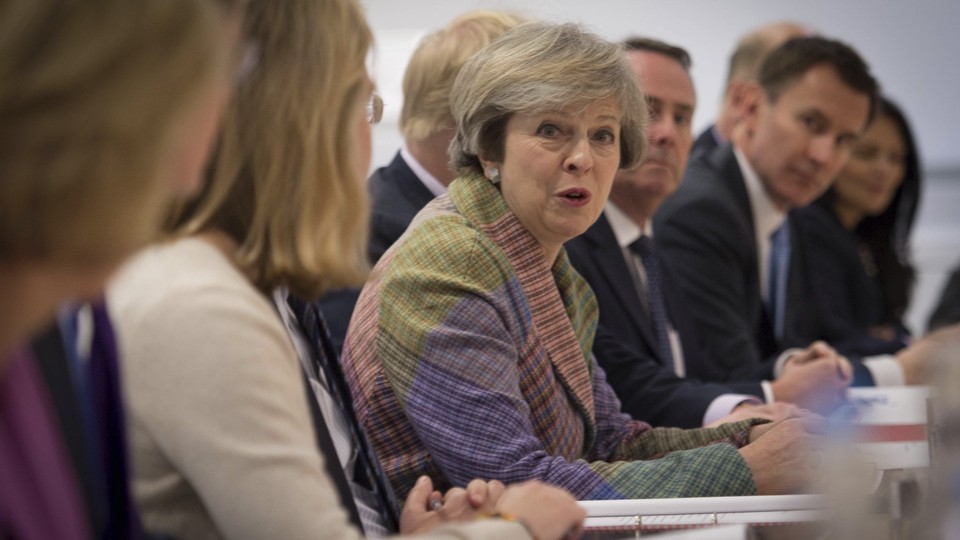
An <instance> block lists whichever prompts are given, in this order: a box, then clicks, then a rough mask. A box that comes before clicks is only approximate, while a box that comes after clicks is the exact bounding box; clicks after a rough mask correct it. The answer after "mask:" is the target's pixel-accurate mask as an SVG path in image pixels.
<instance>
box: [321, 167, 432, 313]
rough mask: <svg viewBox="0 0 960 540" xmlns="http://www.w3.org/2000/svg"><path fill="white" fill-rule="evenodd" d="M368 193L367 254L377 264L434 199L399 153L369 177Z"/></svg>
mask: <svg viewBox="0 0 960 540" xmlns="http://www.w3.org/2000/svg"><path fill="white" fill-rule="evenodd" d="M367 191H368V192H369V193H370V200H371V203H372V211H371V216H370V244H369V248H368V253H369V254H370V263H371V264H376V262H377V261H379V260H380V257H382V256H383V253H384V252H385V251H386V250H387V249H388V248H389V247H390V246H392V245H393V243H394V242H396V241H397V239H398V238H400V236H401V235H402V234H403V233H404V231H406V230H407V226H408V225H410V222H411V221H413V217H414V216H416V215H417V212H419V211H420V210H421V209H422V208H423V207H424V206H426V205H427V203H428V202H430V201H432V200H433V197H434V195H433V193H431V192H430V190H429V189H427V187H426V186H424V185H423V182H421V181H420V179H419V178H417V175H416V174H414V172H413V171H412V170H411V169H410V167H409V166H408V165H407V162H406V161H404V160H403V158H402V157H400V152H397V155H396V156H394V157H393V161H391V162H390V164H389V165H387V166H386V167H380V168H379V169H377V170H376V171H374V173H373V174H372V175H370V180H369V181H368V182H367ZM324 313H326V311H324Z"/></svg>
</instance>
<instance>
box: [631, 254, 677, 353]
mask: <svg viewBox="0 0 960 540" xmlns="http://www.w3.org/2000/svg"><path fill="white" fill-rule="evenodd" d="M630 249H631V250H632V251H633V252H634V253H636V254H637V255H639V256H640V260H642V261H643V269H644V272H645V273H646V275H647V311H648V313H649V314H650V321H651V322H652V323H653V330H654V333H655V334H656V336H657V350H658V351H659V353H660V357H661V359H662V361H663V362H665V363H666V365H668V366H669V365H673V352H672V350H671V348H670V337H669V334H668V332H667V308H666V305H665V304H664V301H663V287H662V284H661V275H660V257H659V256H658V255H657V251H656V248H655V247H654V246H653V240H651V239H650V237H649V236H647V235H643V236H641V237H640V238H637V239H636V240H635V241H634V242H633V243H632V244H630Z"/></svg>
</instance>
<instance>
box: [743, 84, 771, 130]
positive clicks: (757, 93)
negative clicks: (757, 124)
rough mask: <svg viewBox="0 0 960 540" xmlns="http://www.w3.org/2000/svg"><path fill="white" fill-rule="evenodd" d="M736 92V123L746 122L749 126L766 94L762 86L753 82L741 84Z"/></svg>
mask: <svg viewBox="0 0 960 540" xmlns="http://www.w3.org/2000/svg"><path fill="white" fill-rule="evenodd" d="M738 94H739V95H738V101H739V102H738V104H737V108H736V113H737V123H738V124H739V123H747V124H748V128H749V124H751V123H752V122H753V120H755V119H756V117H757V113H758V112H759V110H760V106H761V105H762V103H763V100H764V99H766V94H765V93H764V91H763V88H761V87H760V85H759V84H757V83H755V82H749V83H744V84H742V85H741V87H740V89H739V92H738Z"/></svg>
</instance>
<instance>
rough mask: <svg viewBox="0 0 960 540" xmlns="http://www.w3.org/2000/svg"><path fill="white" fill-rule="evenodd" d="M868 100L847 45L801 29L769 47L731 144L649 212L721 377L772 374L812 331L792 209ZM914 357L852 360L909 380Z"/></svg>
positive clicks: (898, 380)
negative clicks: (790, 214) (798, 35)
mask: <svg viewBox="0 0 960 540" xmlns="http://www.w3.org/2000/svg"><path fill="white" fill-rule="evenodd" d="M876 101H877V83H876V81H875V80H874V79H873V77H872V76H871V75H870V73H869V70H868V68H867V66H866V64H865V63H864V62H863V60H862V59H861V58H860V57H859V55H857V53H856V52H855V51H853V50H852V49H850V48H849V47H848V46H846V45H844V44H842V43H839V42H837V41H833V40H829V39H825V38H820V37H807V38H797V39H793V40H790V41H787V42H786V43H785V44H784V45H782V46H781V47H779V48H778V49H776V50H775V51H773V52H772V53H770V55H768V56H767V58H766V60H765V61H764V63H763V65H762V66H761V68H760V72H759V76H758V80H757V82H756V83H753V84H751V85H749V86H748V89H747V92H746V95H745V96H744V98H743V104H744V106H743V110H742V112H741V113H740V122H739V124H738V125H737V127H736V128H735V130H734V134H733V139H732V145H730V146H725V147H719V148H717V149H715V150H713V151H712V152H710V153H708V154H705V155H701V156H699V157H697V158H695V159H693V160H692V162H691V163H690V164H689V166H688V168H687V171H686V175H685V176H684V180H683V183H682V184H681V186H680V188H679V189H678V190H677V192H676V193H675V194H674V195H672V196H671V197H670V198H668V199H667V200H666V201H665V202H664V204H663V205H662V206H661V207H660V209H659V210H658V212H657V214H656V215H655V217H654V228H655V230H656V231H657V245H658V247H659V248H660V252H661V253H662V254H663V258H664V260H665V263H666V264H667V266H668V267H669V268H670V269H671V271H672V272H673V274H674V276H675V277H676V278H677V280H678V282H679V283H680V285H681V287H682V288H683V291H684V293H685V294H686V295H687V298H689V299H690V301H691V302H693V305H695V306H696V310H695V312H694V319H695V321H696V323H697V325H698V327H699V330H700V335H701V336H702V337H703V338H704V340H705V342H706V344H707V347H708V349H709V351H710V352H711V353H712V355H713V357H714V358H718V359H722V362H723V363H722V365H721V366H720V368H721V380H741V379H751V378H755V377H757V376H760V377H769V376H771V375H774V376H775V375H776V374H777V373H778V372H779V371H780V369H781V367H782V366H783V356H782V355H781V356H780V357H779V358H778V357H777V355H776V353H778V352H780V351H782V350H783V349H784V348H786V347H789V346H796V345H803V344H805V343H806V342H807V341H809V337H808V336H811V335H816V324H817V322H818V320H817V314H816V311H815V308H814V306H813V305H812V303H810V302H805V299H806V298H809V297H810V295H809V294H807V292H806V290H807V289H805V287H807V284H806V283H805V280H804V277H803V275H802V272H800V271H798V269H799V268H802V266H801V263H802V259H803V257H804V253H803V252H802V251H801V250H800V249H799V247H798V245H797V244H796V243H795V242H793V241H791V238H792V237H793V236H794V235H793V234H791V230H792V226H791V223H790V220H789V219H787V213H788V212H789V210H790V209H791V208H796V207H799V206H805V205H807V204H809V203H810V202H812V201H813V200H814V199H815V198H817V197H818V196H819V195H820V194H821V193H822V192H823V191H824V190H825V189H826V188H827V187H828V186H829V185H830V183H831V182H832V181H833V179H834V178H835V177H836V174H837V173H838V172H839V170H840V169H841V168H842V167H843V165H844V164H845V163H846V161H847V158H848V157H849V155H850V151H851V147H852V144H853V142H854V141H855V140H856V138H857V137H858V136H859V134H860V133H861V132H862V131H863V129H864V128H865V126H866V124H867V122H868V120H869V119H870V117H871V115H872V113H873V110H874V108H875V106H876ZM916 360H917V358H916V355H911V354H909V353H907V354H906V355H904V356H902V357H898V358H896V359H893V358H885V359H875V361H874V362H871V361H869V360H865V361H864V362H858V361H857V362H854V363H853V364H854V367H855V368H856V371H857V377H858V379H859V380H861V381H863V382H864V383H865V384H871V383H876V384H902V383H903V382H904V381H905V380H906V382H910V378H911V377H910V374H911V373H912V372H913V366H914V364H915V361H916Z"/></svg>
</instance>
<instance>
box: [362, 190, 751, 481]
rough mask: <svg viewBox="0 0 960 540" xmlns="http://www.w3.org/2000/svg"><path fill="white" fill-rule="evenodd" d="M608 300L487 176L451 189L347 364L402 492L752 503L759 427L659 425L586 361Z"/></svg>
mask: <svg viewBox="0 0 960 540" xmlns="http://www.w3.org/2000/svg"><path fill="white" fill-rule="evenodd" d="M596 321H597V305H596V300H595V299H594V296H593V292H592V291H591V290H590V287H589V286H588V285H587V283H586V282H585V281H584V280H583V279H582V278H581V277H580V275H579V274H577V273H576V271H575V270H574V269H573V267H572V266H571V265H570V263H569V260H568V259H567V254H566V252H565V251H562V250H561V252H560V255H559V257H558V258H557V260H556V262H555V263H554V265H553V267H552V268H548V267H547V265H546V263H545V259H544V256H543V251H542V249H541V248H540V246H539V244H538V243H537V241H536V240H535V239H534V238H533V236H532V235H530V233H529V232H527V230H526V229H525V228H524V227H523V226H522V225H521V224H520V222H519V221H518V220H517V218H516V217H515V216H514V214H513V213H512V212H510V210H509V209H508V207H507V205H506V203H505V202H504V200H503V197H502V196H501V194H500V191H499V190H498V189H496V188H495V187H494V186H492V185H491V184H490V183H489V182H487V181H486V179H484V178H482V177H479V176H476V177H466V178H461V179H458V180H456V181H454V182H453V183H452V184H451V186H450V191H449V193H448V194H447V195H445V196H442V197H439V198H437V199H436V200H434V201H433V202H432V203H430V205H428V206H427V207H426V208H425V209H424V210H423V211H422V212H420V213H419V214H418V215H417V217H416V219H415V220H414V221H413V223H412V224H411V225H410V228H409V229H408V230H407V233H406V234H405V235H404V236H403V237H402V238H401V239H400V240H399V241H398V242H397V243H396V244H395V245H394V246H393V247H392V248H391V249H390V250H389V251H387V253H386V254H385V255H384V257H383V258H382V259H381V260H380V262H379V264H377V266H376V268H375V269H374V271H373V274H372V276H371V279H370V281H369V282H368V283H367V285H366V287H364V289H363V292H362V294H361V296H360V300H359V303H358V304H357V308H356V311H355V313H354V316H353V319H352V321H351V324H350V331H349V333H348V335H347V343H346V346H345V349H344V357H343V362H344V367H345V371H346V375H347V379H348V381H349V383H350V385H351V388H352V391H353V393H354V399H355V401H356V402H357V413H358V416H359V420H360V422H361V423H362V424H363V427H364V429H366V430H367V433H368V434H369V436H370V439H371V440H372V441H373V444H374V446H375V447H376V450H377V453H378V454H379V456H380V460H381V462H382V463H383V465H384V469H385V471H386V473H387V475H388V476H390V479H391V481H392V482H393V485H394V487H395V489H396V491H397V493H398V495H400V496H401V497H403V496H406V494H407V493H408V492H409V491H410V488H411V487H412V486H413V483H414V482H415V481H416V479H417V477H418V476H419V475H421V474H427V475H429V476H430V477H431V478H432V479H433V481H434V484H435V485H436V486H437V489H446V488H448V487H451V486H463V485H465V484H466V483H467V482H469V481H470V480H472V479H474V478H483V479H498V480H501V481H503V482H505V483H513V482H520V481H523V480H528V479H533V478H537V479H540V480H543V481H545V482H548V483H551V484H555V485H559V486H562V487H564V488H566V489H568V490H570V491H571V492H573V493H574V495H575V496H576V497H577V498H579V499H621V498H650V497H700V496H719V495H752V494H754V492H755V485H754V483H753V478H752V477H751V475H750V471H749V469H748V468H747V465H746V463H745V462H744V461H743V459H742V458H741V457H740V455H739V453H738V452H737V447H738V446H741V445H742V444H744V442H745V439H746V429H747V428H748V427H749V425H750V421H745V422H740V423H736V424H728V425H726V426H723V427H721V428H718V429H692V430H680V429H670V428H656V429H653V428H651V427H650V426H649V425H648V424H645V423H643V422H638V421H634V420H631V419H630V418H629V417H628V416H627V415H625V414H622V413H621V412H620V403H619V401H618V400H617V398H616V397H615V395H614V393H613V390H612V389H611V388H610V386H609V385H608V384H607V382H606V379H605V375H604V372H603V370H602V369H600V368H599V367H598V366H597V364H596V362H595V361H594V359H593V357H592V356H591V354H590V348H591V345H592V342H593V336H594V332H595V329H596V324H597V322H596Z"/></svg>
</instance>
